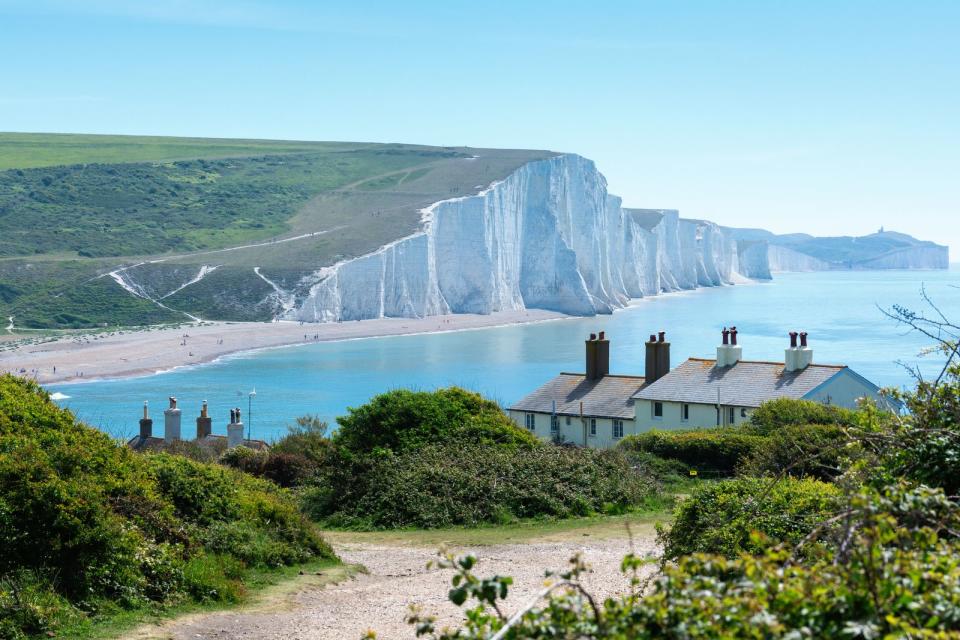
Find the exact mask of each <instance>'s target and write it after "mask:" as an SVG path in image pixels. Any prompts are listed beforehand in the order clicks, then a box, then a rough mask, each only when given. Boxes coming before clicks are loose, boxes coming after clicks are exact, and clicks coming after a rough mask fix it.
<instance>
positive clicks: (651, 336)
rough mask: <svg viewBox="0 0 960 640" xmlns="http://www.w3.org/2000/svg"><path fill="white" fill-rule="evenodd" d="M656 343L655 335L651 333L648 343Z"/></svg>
mask: <svg viewBox="0 0 960 640" xmlns="http://www.w3.org/2000/svg"><path fill="white" fill-rule="evenodd" d="M656 341H657V336H655V335H653V334H652V333H651V334H650V342H656Z"/></svg>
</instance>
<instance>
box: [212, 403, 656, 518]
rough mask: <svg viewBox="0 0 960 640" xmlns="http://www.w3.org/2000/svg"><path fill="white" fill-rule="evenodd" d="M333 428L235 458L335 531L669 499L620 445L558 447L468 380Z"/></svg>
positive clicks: (355, 413) (609, 508)
mask: <svg viewBox="0 0 960 640" xmlns="http://www.w3.org/2000/svg"><path fill="white" fill-rule="evenodd" d="M339 423H340V429H339V430H338V431H337V432H336V433H335V434H334V435H333V437H332V438H328V437H327V436H326V431H325V425H322V424H320V423H319V422H318V421H316V420H311V419H309V418H304V419H302V420H301V421H300V423H299V424H298V425H297V426H296V427H295V428H294V430H293V432H292V433H291V434H290V435H289V436H287V437H286V438H284V439H283V440H281V441H280V442H278V443H277V444H276V446H274V447H273V448H272V450H271V451H270V452H269V453H267V454H256V453H254V452H241V451H236V452H231V453H230V454H229V455H227V456H226V457H225V458H224V462H225V463H227V464H230V465H232V466H235V467H237V468H239V469H243V470H246V471H248V472H251V473H255V474H257V475H260V476H263V477H267V478H271V479H273V480H275V481H277V482H279V483H281V484H283V485H285V486H293V487H298V491H299V493H300V496H301V500H302V505H303V508H304V510H305V511H306V513H307V514H309V515H310V516H311V517H312V518H314V519H316V520H317V521H319V522H321V523H323V524H325V525H327V526H333V527H345V528H355V529H392V528H404V527H417V528H437V527H449V526H457V525H460V526H464V525H466V526H475V525H480V524H504V523H507V522H511V521H514V520H518V519H527V518H544V517H551V518H564V517H571V516H585V515H593V514H598V513H624V512H627V511H630V510H637V509H644V508H652V507H659V506H662V500H663V498H662V497H661V496H660V487H659V485H658V483H657V481H656V479H655V477H654V474H653V473H652V472H651V471H650V470H649V469H648V468H647V467H643V466H641V467H638V466H636V465H635V464H632V463H631V460H630V459H629V457H628V456H626V455H624V454H623V453H620V452H615V451H594V450H584V449H577V448H565V447H557V446H555V445H552V444H549V443H542V442H540V441H539V440H537V439H536V438H535V437H533V436H532V435H531V434H530V433H529V432H527V431H525V430H523V429H520V428H518V427H517V426H516V425H514V424H513V422H512V421H511V420H510V419H509V418H508V417H507V416H506V415H505V414H504V413H503V412H502V411H501V410H500V408H499V407H498V406H497V405H496V404H495V403H493V402H491V401H489V400H486V399H484V398H482V397H481V396H479V395H477V394H475V393H471V392H468V391H464V390H463V389H458V388H449V389H441V390H438V391H435V392H415V391H407V390H395V391H391V392H388V393H385V394H382V395H379V396H377V397H375V398H373V399H372V400H371V401H370V402H369V403H368V404H366V405H364V406H361V407H357V408H354V409H351V410H350V413H349V415H347V416H344V417H342V418H340V419H339Z"/></svg>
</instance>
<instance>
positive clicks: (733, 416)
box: [727, 407, 737, 424]
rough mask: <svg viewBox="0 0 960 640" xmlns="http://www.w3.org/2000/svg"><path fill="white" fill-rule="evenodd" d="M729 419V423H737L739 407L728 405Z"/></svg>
mask: <svg viewBox="0 0 960 640" xmlns="http://www.w3.org/2000/svg"><path fill="white" fill-rule="evenodd" d="M727 419H728V420H729V422H728V423H727V424H737V408H736V407H727Z"/></svg>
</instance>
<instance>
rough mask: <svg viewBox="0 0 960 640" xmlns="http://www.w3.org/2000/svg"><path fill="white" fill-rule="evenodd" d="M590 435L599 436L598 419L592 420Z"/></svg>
mask: <svg viewBox="0 0 960 640" xmlns="http://www.w3.org/2000/svg"><path fill="white" fill-rule="evenodd" d="M590 435H592V436H595V435H597V419H596V418H590Z"/></svg>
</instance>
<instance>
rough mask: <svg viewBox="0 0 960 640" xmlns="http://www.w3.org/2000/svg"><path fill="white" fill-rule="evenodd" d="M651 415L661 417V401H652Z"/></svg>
mask: <svg viewBox="0 0 960 640" xmlns="http://www.w3.org/2000/svg"><path fill="white" fill-rule="evenodd" d="M653 417H654V418H662V417H663V403H662V402H654V403H653Z"/></svg>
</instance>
